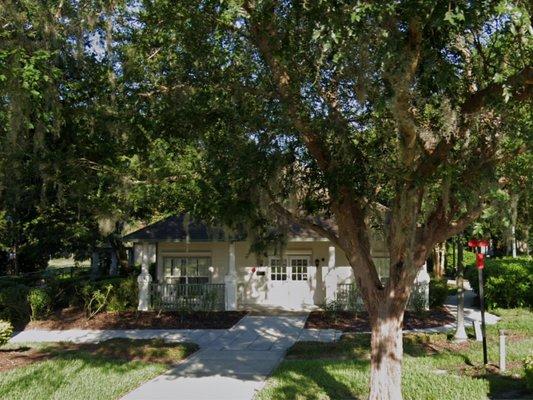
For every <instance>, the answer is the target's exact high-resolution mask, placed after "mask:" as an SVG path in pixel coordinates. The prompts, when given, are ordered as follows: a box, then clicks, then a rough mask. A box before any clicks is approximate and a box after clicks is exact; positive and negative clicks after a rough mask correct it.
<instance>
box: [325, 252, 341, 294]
mask: <svg viewBox="0 0 533 400" xmlns="http://www.w3.org/2000/svg"><path fill="white" fill-rule="evenodd" d="M328 252H329V256H328V266H327V267H326V268H327V270H326V273H325V274H324V285H325V287H326V301H332V300H335V293H336V292H337V283H338V282H337V274H336V273H335V246H329V248H328Z"/></svg>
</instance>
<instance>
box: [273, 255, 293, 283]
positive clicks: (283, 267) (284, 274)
mask: <svg viewBox="0 0 533 400" xmlns="http://www.w3.org/2000/svg"><path fill="white" fill-rule="evenodd" d="M272 261H279V265H272ZM268 268H269V273H270V275H269V276H270V280H271V281H274V282H286V281H287V280H288V279H289V270H288V268H287V260H286V259H285V258H280V257H269V258H268Z"/></svg>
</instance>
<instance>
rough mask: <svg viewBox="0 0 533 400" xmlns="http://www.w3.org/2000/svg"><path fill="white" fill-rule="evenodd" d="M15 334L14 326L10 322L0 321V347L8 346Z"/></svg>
mask: <svg viewBox="0 0 533 400" xmlns="http://www.w3.org/2000/svg"><path fill="white" fill-rule="evenodd" d="M12 334H13V325H11V323H10V322H9V321H3V320H0V347H2V346H3V345H4V344H6V343H7V342H8V341H9V339H11V335H12Z"/></svg>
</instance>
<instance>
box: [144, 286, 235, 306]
mask: <svg viewBox="0 0 533 400" xmlns="http://www.w3.org/2000/svg"><path fill="white" fill-rule="evenodd" d="M224 292H225V291H224V284H223V283H205V284H179V283H152V284H151V285H150V299H151V302H150V304H151V309H152V310H173V311H183V312H186V311H206V312H207V311H223V310H224V305H225V300H224V295H225V293H224Z"/></svg>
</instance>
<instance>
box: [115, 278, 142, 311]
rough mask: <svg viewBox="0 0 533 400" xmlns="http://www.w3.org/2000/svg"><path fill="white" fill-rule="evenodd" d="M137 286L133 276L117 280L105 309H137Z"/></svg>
mask: <svg viewBox="0 0 533 400" xmlns="http://www.w3.org/2000/svg"><path fill="white" fill-rule="evenodd" d="M138 291H139V286H138V284H137V280H136V278H135V277H130V278H125V279H120V280H117V281H116V282H115V283H114V284H113V291H112V293H111V297H110V299H109V304H108V306H107V311H128V310H135V309H137V304H138V302H139V295H138Z"/></svg>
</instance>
